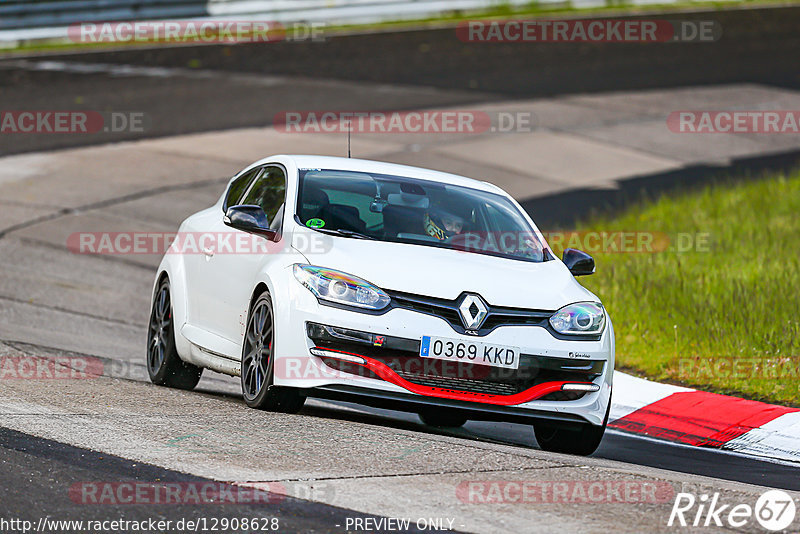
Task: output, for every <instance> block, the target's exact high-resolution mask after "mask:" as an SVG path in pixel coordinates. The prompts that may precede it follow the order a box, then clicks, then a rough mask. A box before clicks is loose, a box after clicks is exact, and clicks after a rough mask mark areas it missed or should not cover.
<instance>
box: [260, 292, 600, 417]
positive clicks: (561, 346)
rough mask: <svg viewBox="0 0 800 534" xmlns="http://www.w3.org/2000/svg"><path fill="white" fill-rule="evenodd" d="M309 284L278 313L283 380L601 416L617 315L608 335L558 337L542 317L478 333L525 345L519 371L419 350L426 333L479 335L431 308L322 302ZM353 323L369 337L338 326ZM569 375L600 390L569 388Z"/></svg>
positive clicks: (318, 389)
mask: <svg viewBox="0 0 800 534" xmlns="http://www.w3.org/2000/svg"><path fill="white" fill-rule="evenodd" d="M301 289H302V291H299V292H295V294H294V295H293V298H292V299H291V301H292V306H291V307H287V309H286V310H285V311H284V313H282V314H280V315H278V317H279V319H278V320H279V323H280V324H279V325H277V326H278V334H277V336H278V337H277V340H276V347H275V355H276V364H275V384H276V385H284V386H292V387H297V388H304V389H307V390H308V393H309V395H312V396H319V397H326V398H348V397H352V398H354V399H358V398H360V400H359V402H364V403H367V404H372V405H380V407H384V408H394V409H401V410H402V409H406V410H410V411H417V409H419V408H420V407H424V406H430V405H432V404H433V405H438V406H450V407H453V408H459V409H462V410H467V411H470V412H472V413H473V417H474V418H483V419H487V418H488V419H506V420H512V419H518V418H556V419H562V420H568V421H569V420H577V421H588V422H590V423H592V424H596V425H599V424H602V422H603V419H604V417H605V414H606V408H607V407H608V403H609V402H610V394H611V383H612V374H613V366H614V341H613V327H612V325H611V322H610V321H608V322H607V326H606V329H605V331H604V332H603V334H602V336H601V337H600V339H599V340H591V341H589V340H580V341H578V340H564V339H556V338H555V337H554V336H553V335H552V334H551V333H550V332H549V331H548V330H547V329H545V328H542V327H538V326H504V327H500V328H496V329H494V330H493V331H491V332H489V333H488V334H487V335H484V336H481V337H480V338H477V339H478V340H480V341H482V342H486V343H494V344H497V345H506V346H515V347H519V348H520V350H521V353H522V355H523V356H522V357H521V361H520V368H519V369H518V370H516V371H511V370H508V369H500V368H493V367H488V366H485V365H464V364H455V363H454V364H452V365H450V366H449V370H448V365H447V364H450V362H442V361H440V360H435V361H433V362H432V361H430V359H429V358H424V359H422V358H420V357H419V343H420V339H421V338H422V336H423V335H428V336H438V337H446V338H452V339H463V340H464V341H474V340H476V338H474V337H471V336H466V335H464V334H460V333H458V332H456V331H454V330H453V328H452V327H451V326H450V325H449V324H448V323H447V322H445V321H443V320H442V319H440V318H437V317H433V316H431V315H426V314H423V313H418V312H415V311H411V310H407V309H391V310H389V311H388V312H386V313H384V314H380V315H372V314H365V313H359V312H356V311H352V310H348V309H342V308H336V307H331V306H326V305H322V304H320V303H319V302H318V301H317V299H316V298H315V297H314V296H313V295H312V294H311V293H310V292H308V291H306V290H305V289H304V288H301ZM348 330H349V331H353V332H355V333H356V334H359V333H360V334H363V335H362V336H360V337H362V339H346V338H343V337H342V336H338V335H334V336H331V335H330V333H331V331H334V332H347V331H348ZM353 332H351V334H352V333H353ZM374 336H382V339H383V342H382V343H381V344H376V343H375V338H374ZM350 337H354V338H358V337H359V335H354V336H352V335H351V336H350ZM321 351H324V352H321ZM314 352H316V353H317V355H314V354H313V353H314ZM567 383H568V384H585V385H587V389H588V388H589V387H591V389H596V391H585V392H564V391H563V390H562V388H563V385H564V384H567ZM479 416H480V417H479Z"/></svg>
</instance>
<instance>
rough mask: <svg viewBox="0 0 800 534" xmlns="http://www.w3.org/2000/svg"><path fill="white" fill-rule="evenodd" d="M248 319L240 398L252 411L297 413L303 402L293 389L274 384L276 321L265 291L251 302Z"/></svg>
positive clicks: (301, 396) (303, 398) (303, 397)
mask: <svg viewBox="0 0 800 534" xmlns="http://www.w3.org/2000/svg"><path fill="white" fill-rule="evenodd" d="M248 315H249V316H248V318H247V330H246V331H245V338H244V343H243V344H242V375H241V379H242V396H243V397H244V402H245V403H246V404H247V405H248V406H250V407H251V408H257V409H259V410H269V411H273V412H282V413H297V412H299V411H300V410H301V409H302V408H303V404H304V403H305V402H306V398H305V396H303V395H301V394H300V392H299V391H297V390H296V389H295V388H287V387H278V386H274V385H273V378H274V373H275V358H274V357H273V354H272V347H273V345H274V341H275V329H274V325H275V321H274V315H273V308H272V298H271V297H270V295H269V292H267V291H264V292H263V293H261V294H260V295H259V296H258V298H257V299H256V300H255V302H253V305H252V306H251V308H250V313H249V314H248Z"/></svg>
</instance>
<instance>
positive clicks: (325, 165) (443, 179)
mask: <svg viewBox="0 0 800 534" xmlns="http://www.w3.org/2000/svg"><path fill="white" fill-rule="evenodd" d="M280 159H289V160H291V161H293V162H294V164H295V166H296V167H297V168H298V169H301V170H302V169H333V170H342V171H354V172H366V173H376V174H389V175H395V176H405V177H408V178H417V179H420V180H430V181H433V182H440V183H444V184H449V185H459V186H463V187H471V188H472V189H479V190H481V191H489V192H492V193H500V194H503V195H505V194H506V193H505V192H504V191H503V190H502V189H500V188H499V187H497V186H496V185H493V184H490V183H488V182H482V181H480V180H474V179H472V178H467V177H465V176H459V175H457V174H450V173H447V172H440V171H434V170H430V169H423V168H420V167H412V166H410V165H398V164H396V163H386V162H382V161H371V160H366V159H355V158H339V157H333V156H310V155H288V154H284V155H279V156H272V157H269V158H265V159H263V160H262V161H260V162H259V164H263V163H267V162H269V161H275V160H280Z"/></svg>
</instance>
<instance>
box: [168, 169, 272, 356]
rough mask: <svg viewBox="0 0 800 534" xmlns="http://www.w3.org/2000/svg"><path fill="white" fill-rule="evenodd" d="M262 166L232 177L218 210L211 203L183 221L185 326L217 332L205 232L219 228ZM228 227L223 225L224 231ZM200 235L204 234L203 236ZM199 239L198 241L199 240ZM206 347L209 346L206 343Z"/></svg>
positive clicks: (211, 250) (211, 251)
mask: <svg viewBox="0 0 800 534" xmlns="http://www.w3.org/2000/svg"><path fill="white" fill-rule="evenodd" d="M262 172H263V168H261V167H257V168H254V169H251V170H248V171H246V172H242V173H240V175H239V176H238V177H237V178H235V179H234V180H233V181H232V182H231V185H230V186H229V187H228V190H227V192H226V193H225V199H224V201H223V206H222V210H220V209H219V208H218V207H216V206H214V207H211V208H209V209H207V210H204V211H202V212H200V213H197V214H195V215H194V216H192V217H191V218H190V219H189V220H187V224H186V225H185V227H184V229H183V232H184V235H182V236H180V239H181V241H182V242H183V243H184V246H183V247H181V248H182V249H183V252H182V253H183V254H184V258H183V264H184V266H185V268H186V282H187V287H188V289H189V290H188V292H187V301H188V305H189V306H188V314H187V323H188V327H189V328H193V329H199V330H200V331H203V332H213V333H216V334H217V335H219V329H218V328H217V325H216V321H217V319H216V317H215V311H214V300H215V298H214V296H213V295H212V293H211V292H210V291H209V287H208V286H209V280H210V277H211V276H212V274H211V272H210V268H211V267H212V265H211V262H212V261H213V260H214V256H215V255H216V252H215V250H214V248H215V247H214V246H213V244H212V243H209V242H208V241H209V239H208V236H213V235H214V233H215V232H218V231H220V224H221V222H222V217H223V215H224V213H225V210H226V209H227V208H228V207H230V206H234V205H237V204H239V201H240V200H241V199H242V198H243V197H244V195H245V194H246V193H247V191H248V190H249V189H250V186H251V185H252V184H253V182H254V181H255V179H256V178H257V177H258V176H260V175H261V173H262ZM228 230H231V229H230V228H227V227H226V228H225V230H223V231H225V232H227V231H228ZM203 236H206V237H205V238H203ZM201 240H202V241H203V242H202V243H200V242H199V241H201ZM206 348H210V347H206Z"/></svg>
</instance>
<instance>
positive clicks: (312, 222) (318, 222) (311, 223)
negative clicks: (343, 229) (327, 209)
mask: <svg viewBox="0 0 800 534" xmlns="http://www.w3.org/2000/svg"><path fill="white" fill-rule="evenodd" d="M306 226H308V227H309V228H322V227H323V226H325V221H323V220H322V219H309V220H307V221H306Z"/></svg>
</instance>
